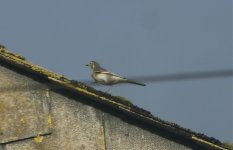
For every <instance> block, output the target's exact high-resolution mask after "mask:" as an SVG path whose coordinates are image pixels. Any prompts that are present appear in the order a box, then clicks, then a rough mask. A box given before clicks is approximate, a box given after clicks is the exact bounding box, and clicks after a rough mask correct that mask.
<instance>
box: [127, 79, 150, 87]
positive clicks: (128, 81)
mask: <svg viewBox="0 0 233 150" xmlns="http://www.w3.org/2000/svg"><path fill="white" fill-rule="evenodd" d="M126 82H127V83H132V84H137V85H141V86H146V85H145V84H143V83H139V82H136V81H133V80H126Z"/></svg>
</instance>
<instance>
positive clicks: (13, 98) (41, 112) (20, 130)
mask: <svg viewBox="0 0 233 150" xmlns="http://www.w3.org/2000/svg"><path fill="white" fill-rule="evenodd" d="M0 80H1V82H0V120H1V121H0V143H8V142H11V141H16V140H22V139H25V138H30V137H33V136H36V135H38V134H49V133H51V127H50V124H49V122H48V120H49V117H50V105H49V100H48V98H47V97H46V94H45V93H46V90H45V87H44V88H43V85H41V87H42V88H41V89H40V90H36V89H33V88H31V87H34V86H35V85H38V84H39V83H36V82H35V81H33V80H32V79H29V78H27V77H25V76H23V75H20V74H16V73H15V72H13V71H11V70H9V69H6V68H5V67H2V66H0ZM22 88H23V89H22Z"/></svg>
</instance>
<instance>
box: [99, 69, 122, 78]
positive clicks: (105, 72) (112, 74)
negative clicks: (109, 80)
mask: <svg viewBox="0 0 233 150" xmlns="http://www.w3.org/2000/svg"><path fill="white" fill-rule="evenodd" d="M95 73H101V74H107V75H111V76H115V77H119V78H122V79H126V78H124V77H122V76H120V75H118V74H116V73H113V72H110V71H107V70H104V71H95Z"/></svg>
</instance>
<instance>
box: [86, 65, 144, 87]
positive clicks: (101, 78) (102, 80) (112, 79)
mask: <svg viewBox="0 0 233 150" xmlns="http://www.w3.org/2000/svg"><path fill="white" fill-rule="evenodd" d="M86 66H89V67H90V68H91V76H92V78H93V79H94V80H95V82H97V83H99V84H102V85H114V84H118V83H131V84H136V85H140V86H146V85H145V84H143V83H139V82H137V81H133V80H129V79H127V78H125V77H122V76H120V75H118V74H116V73H113V72H111V71H108V70H107V69H104V68H103V67H101V66H100V64H99V63H97V62H96V61H90V62H89V63H88V64H87V65H86Z"/></svg>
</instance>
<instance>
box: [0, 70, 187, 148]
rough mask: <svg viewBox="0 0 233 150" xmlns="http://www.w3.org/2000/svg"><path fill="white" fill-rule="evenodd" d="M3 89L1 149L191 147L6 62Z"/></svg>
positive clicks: (1, 75)
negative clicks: (55, 88) (53, 88)
mask: <svg viewBox="0 0 233 150" xmlns="http://www.w3.org/2000/svg"><path fill="white" fill-rule="evenodd" d="M0 92H1V93H0V119H1V122H0V141H1V143H3V147H1V145H0V150H1V148H2V149H4V150H19V149H20V150H126V149H127V150H155V149H158V150H176V149H179V150H184V149H185V150H186V149H187V150H189V149H190V148H188V147H186V146H184V145H183V144H180V143H176V142H174V141H173V140H170V139H167V138H164V137H163V136H160V135H159V134H157V133H154V132H150V131H148V130H146V129H143V128H141V127H139V126H138V125H137V123H135V124H134V123H133V124H130V123H128V121H126V120H122V114H121V115H119V117H117V115H116V112H114V111H115V110H111V109H109V108H107V109H105V108H102V107H104V105H101V106H100V105H98V106H97V104H92V103H91V102H89V103H88V104H87V103H86V102H85V103H84V101H89V100H88V99H84V97H79V96H77V95H72V96H64V95H63V94H60V93H59V92H54V91H50V90H47V88H46V86H45V85H43V84H41V83H39V82H37V81H35V80H33V79H31V78H28V77H26V76H24V75H21V74H19V73H17V72H14V71H11V70H9V69H6V68H5V67H1V66H0ZM95 105H96V106H95ZM113 112H114V113H113ZM126 118H127V117H126ZM128 119H130V118H128ZM51 129H52V132H51ZM48 133H51V134H48ZM43 134H46V135H43ZM47 134H48V135H47ZM1 143H0V144H1Z"/></svg>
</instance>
